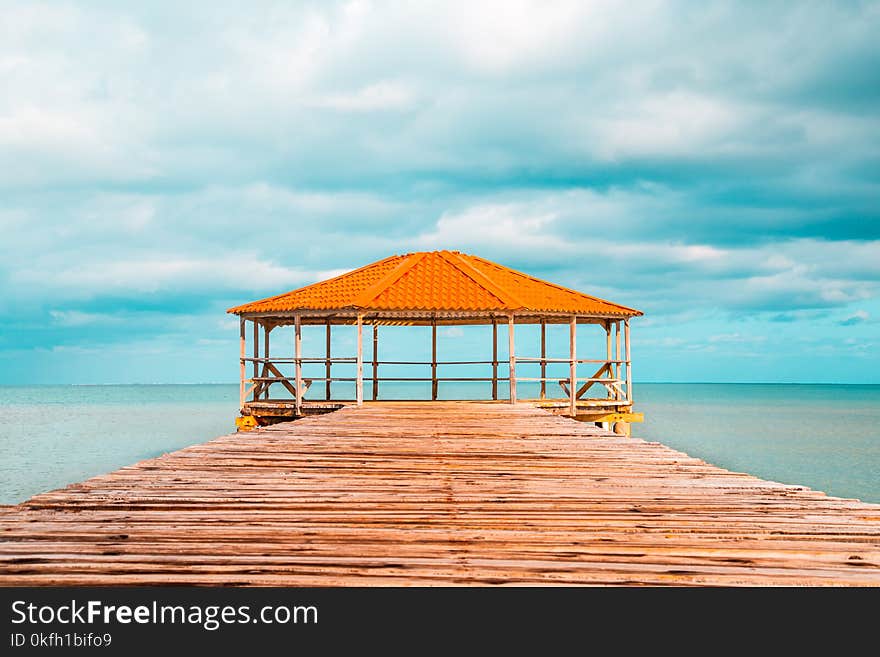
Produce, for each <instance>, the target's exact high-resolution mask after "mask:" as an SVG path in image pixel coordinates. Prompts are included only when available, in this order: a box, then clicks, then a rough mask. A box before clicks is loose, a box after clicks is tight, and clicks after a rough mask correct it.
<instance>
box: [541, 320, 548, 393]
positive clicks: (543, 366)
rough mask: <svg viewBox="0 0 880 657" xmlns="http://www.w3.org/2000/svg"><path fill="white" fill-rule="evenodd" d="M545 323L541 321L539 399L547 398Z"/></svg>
mask: <svg viewBox="0 0 880 657" xmlns="http://www.w3.org/2000/svg"><path fill="white" fill-rule="evenodd" d="M545 358H547V322H546V321H545V320H543V319H542V320H541V399H546V398H547V381H546V378H547V361H546V360H544V359H545Z"/></svg>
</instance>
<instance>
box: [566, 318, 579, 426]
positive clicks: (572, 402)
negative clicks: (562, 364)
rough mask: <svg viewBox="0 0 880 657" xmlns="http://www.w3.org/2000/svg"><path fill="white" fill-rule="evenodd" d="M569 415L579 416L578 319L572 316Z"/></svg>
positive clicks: (570, 324) (569, 337)
mask: <svg viewBox="0 0 880 657" xmlns="http://www.w3.org/2000/svg"><path fill="white" fill-rule="evenodd" d="M568 352H569V364H568V414H569V415H571V416H572V417H575V416H576V415H577V317H576V316H575V315H572V316H571V320H569V323H568Z"/></svg>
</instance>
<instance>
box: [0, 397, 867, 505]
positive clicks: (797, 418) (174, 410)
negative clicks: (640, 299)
mask: <svg viewBox="0 0 880 657" xmlns="http://www.w3.org/2000/svg"><path fill="white" fill-rule="evenodd" d="M385 385H386V386H387V387H386V388H383V396H386V395H387V397H389V398H391V397H397V398H406V397H412V396H415V395H419V394H422V393H423V392H424V390H422V389H421V388H419V389H416V388H412V387H409V388H408V387H407V386H408V385H409V384H398V385H397V386H394V384H385ZM527 385H528V384H523V387H521V388H520V396H528V393H529V390H528V388H527ZM634 390H635V399H636V409H637V410H640V411H644V413H645V416H646V421H645V423H644V424H641V425H634V435H635V436H638V437H642V438H647V439H650V440H656V441H659V442H662V443H665V444H667V445H669V446H671V447H674V448H676V449H680V450H682V451H685V452H687V453H689V454H691V455H692V456H697V457H700V458H703V459H705V460H707V461H710V462H712V463H715V464H716V465H719V466H722V467H725V468H729V469H732V470H737V471H742V472H749V473H752V474H754V475H757V476H759V477H763V478H765V479H771V480H774V481H781V482H786V483H795V484H805V485H807V486H810V487H812V488H816V489H819V490H824V491H826V492H828V493H830V494H833V495H839V496H842V497H855V498H859V499H862V500H864V501H870V502H880V385H788V384H755V385H753V384H668V383H663V384H660V383H642V384H636V385H635V386H634ZM456 391H457V394H448V395H447V396H449V397H455V398H466V397H474V396H477V395H476V394H473V393H479V392H481V391H480V390H477V389H474V390H473V391H468V390H465V388H462V387H461V386H456V389H455V390H452V389H450V390H447V391H445V392H448V393H452V392H456ZM441 392H444V391H443V389H442V387H441ZM237 403H238V386H237V385H118V386H117V385H108V386H14V387H13V386H0V417H2V421H0V455H2V456H0V503H2V504H12V503H16V502H20V501H22V500H25V499H27V498H28V497H30V496H31V495H34V494H36V493H40V492H43V491H47V490H51V489H53V488H58V487H60V486H64V485H66V484H69V483H72V482H76V481H81V480H83V479H85V478H87V477H90V476H93V475H96V474H100V473H103V472H109V471H111V470H114V469H116V468H119V467H121V466H123V465H127V464H130V463H134V462H136V461H139V460H142V459H146V458H151V457H154V456H158V455H160V454H162V453H164V452H169V451H173V450H175V449H179V448H181V447H185V446H187V445H191V444H194V443H199V442H203V441H205V440H209V439H210V438H213V437H215V436H218V435H222V434H226V433H230V432H231V431H233V430H234V424H233V418H234V417H235V414H236V406H237Z"/></svg>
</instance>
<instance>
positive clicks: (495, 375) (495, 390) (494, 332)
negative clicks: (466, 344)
mask: <svg viewBox="0 0 880 657" xmlns="http://www.w3.org/2000/svg"><path fill="white" fill-rule="evenodd" d="M492 399H498V322H497V321H495V319H494V318H493V319H492Z"/></svg>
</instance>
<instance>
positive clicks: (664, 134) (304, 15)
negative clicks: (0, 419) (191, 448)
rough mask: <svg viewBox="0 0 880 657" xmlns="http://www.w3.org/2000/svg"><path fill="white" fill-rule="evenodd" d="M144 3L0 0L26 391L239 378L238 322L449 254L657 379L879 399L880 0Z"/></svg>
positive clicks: (9, 245)
mask: <svg viewBox="0 0 880 657" xmlns="http://www.w3.org/2000/svg"><path fill="white" fill-rule="evenodd" d="M134 4H135V3H115V2H110V1H106V2H63V1H53V2H46V3H40V2H8V1H6V0H0V11H2V15H3V20H2V21H0V235H2V240H0V383H17V382H34V383H47V382H53V381H58V382H65V383H66V382H79V383H83V382H200V381H234V380H236V378H237V362H236V358H237V351H238V346H237V331H238V327H237V321H236V320H235V318H231V317H228V316H226V315H225V313H224V311H225V309H226V308H227V307H229V306H231V305H234V304H237V303H241V302H244V301H247V300H251V299H254V298H258V297H261V296H267V295H269V294H275V293H279V292H282V291H285V290H288V289H291V288H294V287H298V286H300V285H303V284H306V283H310V282H313V281H315V280H318V279H321V278H324V277H327V276H329V275H332V274H336V273H339V272H341V271H344V270H346V269H351V268H353V267H356V266H359V265H362V264H365V263H367V262H370V261H372V260H376V259H378V258H381V257H384V256H386V255H390V254H392V253H403V252H407V251H413V250H426V249H435V248H450V249H458V250H462V251H466V252H472V253H477V254H480V255H482V256H484V257H487V258H490V259H493V260H497V261H499V262H501V263H503V264H506V265H509V266H512V267H514V268H517V269H522V270H525V271H527V272H530V273H532V274H535V275H537V276H541V277H544V278H548V279H550V280H554V281H558V282H560V283H563V284H566V285H569V286H572V287H575V288H578V289H581V290H583V291H585V292H588V293H593V294H596V295H598V296H603V297H606V298H610V299H612V300H615V301H618V302H620V303H624V304H627V305H631V306H635V307H638V308H640V309H643V310H644V311H645V313H646V316H645V317H644V318H641V319H639V320H636V321H635V322H634V326H633V340H634V355H635V358H636V366H635V375H636V379H637V380H648V381H829V382H873V383H878V382H880V375H878V371H880V355H878V346H880V323H878V321H880V301H878V293H880V111H878V110H880V41H878V39H877V34H878V33H880V5H878V4H877V3H858V2H853V3H808V2H803V3H767V4H766V6H765V5H764V3H739V4H738V5H733V4H732V3H716V2H706V3H702V2H701V3H696V2H684V3H675V2H652V1H646V2H643V3H640V4H639V6H638V9H637V10H635V9H633V7H632V5H631V4H630V3H605V2H583V1H581V2H553V3H546V2H544V3H537V2H536V3H529V2H519V1H516V0H505V1H503V2H488V1H480V2H474V0H470V1H468V2H461V3H456V2H427V3H390V2H389V3H381V2H361V1H354V2H345V3H329V2H312V3H302V4H295V3H292V2H277V3H276V2H255V3H244V4H242V3H224V2H217V1H216V0H215V1H212V2H204V3H196V2H193V3H179V2H173V3H172V2H168V3H158V2H157V3H141V4H143V5H145V6H147V5H148V6H149V8H140V9H139V8H137V7H134V6H133V5H134ZM759 4H760V7H759ZM447 337H449V338H450V339H454V338H455V336H454V335H451V336H447Z"/></svg>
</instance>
